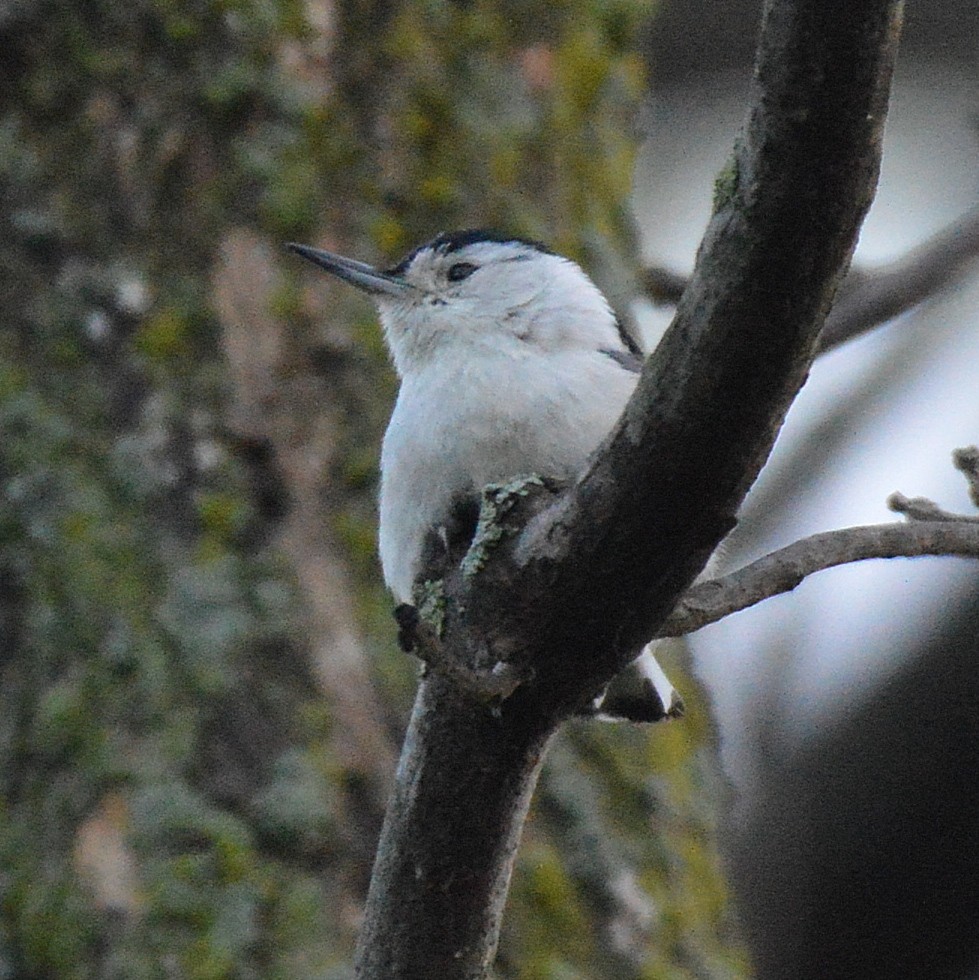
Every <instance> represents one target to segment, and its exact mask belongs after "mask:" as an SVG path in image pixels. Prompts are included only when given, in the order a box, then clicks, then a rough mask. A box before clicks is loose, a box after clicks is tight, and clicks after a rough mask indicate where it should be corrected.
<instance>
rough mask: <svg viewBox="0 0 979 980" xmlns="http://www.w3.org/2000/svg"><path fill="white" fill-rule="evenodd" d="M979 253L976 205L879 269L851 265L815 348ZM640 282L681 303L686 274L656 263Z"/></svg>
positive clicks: (882, 318)
mask: <svg viewBox="0 0 979 980" xmlns="http://www.w3.org/2000/svg"><path fill="white" fill-rule="evenodd" d="M977 258H979V208H977V209H976V210H974V211H970V212H969V213H968V214H965V215H963V216H962V217H961V218H960V219H959V220H958V221H956V222H954V223H953V224H951V225H949V227H948V228H945V229H943V230H942V231H940V232H939V233H938V234H937V235H935V236H934V237H932V238H930V239H928V241H926V242H924V243H923V244H922V245H920V246H919V247H918V248H916V249H913V250H912V251H911V252H909V253H908V254H907V255H905V256H904V257H903V258H901V259H899V260H898V261H896V262H893V263H891V264H890V265H887V266H884V267H882V268H879V269H873V270H866V269H859V268H854V269H851V270H850V273H849V274H848V275H847V277H846V279H844V280H843V285H842V286H841V287H840V295H839V298H838V299H837V301H836V303H835V304H834V306H833V309H832V310H831V311H830V314H829V316H828V317H827V318H826V324H825V326H824V327H823V330H822V333H820V335H819V343H818V346H817V349H816V353H817V354H825V353H826V352H827V351H830V350H834V349H835V348H837V347H839V346H840V345H841V344H844V343H846V342H847V341H848V340H852V339H854V338H855V337H859V336H862V335H863V334H865V333H868V332H869V331H871V330H873V329H874V328H875V327H879V326H882V325H883V324H885V323H888V322H890V321H891V320H893V319H894V318H895V317H898V316H900V315H901V314H902V313H906V312H908V311H909V310H911V309H913V308H914V307H916V306H919V305H920V304H921V303H923V302H925V301H926V300H928V299H930V298H931V297H933V296H935V295H936V294H937V293H939V292H940V291H941V290H942V289H944V288H945V287H946V286H949V285H950V284H951V283H953V282H955V281H956V280H957V279H958V278H959V277H960V276H961V275H962V274H963V273H964V272H965V271H966V270H967V269H968V268H969V267H971V266H972V265H973V264H974V263H975V261H976V259H977ZM641 284H642V288H643V291H644V293H645V294H646V296H647V297H648V298H649V299H651V300H652V301H653V302H654V303H657V304H660V305H663V306H671V305H675V304H677V303H679V301H680V298H681V297H682V296H683V292H684V290H685V289H686V288H687V285H688V284H689V279H687V278H686V277H685V276H682V275H680V274H679V273H676V272H671V271H670V270H668V269H663V268H659V267H654V268H651V269H646V270H644V272H643V273H642V277H641Z"/></svg>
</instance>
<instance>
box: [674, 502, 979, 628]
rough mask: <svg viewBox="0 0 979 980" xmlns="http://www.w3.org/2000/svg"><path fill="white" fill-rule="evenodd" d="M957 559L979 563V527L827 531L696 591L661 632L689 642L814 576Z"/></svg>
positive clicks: (931, 524)
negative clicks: (872, 561) (866, 564)
mask: <svg viewBox="0 0 979 980" xmlns="http://www.w3.org/2000/svg"><path fill="white" fill-rule="evenodd" d="M922 555H956V556H958V557H960V558H979V524H977V523H974V522H973V520H972V519H968V520H967V519H962V520H957V521H951V520H943V521H915V522H913V523H910V524H900V523H895V524H874V525H869V526H864V527H847V528H842V529H840V530H837V531H824V532H822V533H820V534H813V535H811V536H810V537H807V538H802V539H801V540H800V541H795V542H793V543H792V544H790V545H788V547H785V548H780V549H779V550H778V551H773V552H772V553H771V554H770V555H765V557H764V558H759V559H758V560H757V561H754V562H752V563H751V564H750V565H746V566H745V567H744V568H740V569H738V570H737V571H736V572H731V574H729V575H723V576H721V577H720V578H716V579H712V580H710V581H708V582H701V583H700V584H698V585H695V586H693V588H691V589H690V591H689V592H687V594H686V595H685V596H684V597H683V598H682V599H681V600H680V602H679V603H678V604H677V607H676V609H674V610H673V612H672V613H671V614H670V616H669V618H668V619H667V620H666V622H665V623H664V624H663V626H662V627H661V628H660V629H659V631H658V634H659V636H661V637H667V636H685V635H686V634H687V633H693V632H694V631H695V630H699V629H701V628H702V627H704V626H709V625H710V624H711V623H716V622H718V621H719V620H721V619H724V618H725V617H726V616H730V615H731V614H732V613H736V612H740V611H741V610H742V609H748V608H750V607H751V606H754V605H757V604H758V603H759V602H763V601H764V600H765V599H770V598H772V596H776V595H781V594H782V593H784V592H791V591H792V590H793V589H794V588H795V587H796V586H798V585H799V584H800V583H801V582H802V581H803V579H805V578H806V577H807V576H809V575H812V574H813V573H814V572H821V571H822V570H823V569H825V568H833V567H834V566H836V565H846V564H849V563H851V562H856V561H865V560H866V559H868V558H917V557H920V556H922Z"/></svg>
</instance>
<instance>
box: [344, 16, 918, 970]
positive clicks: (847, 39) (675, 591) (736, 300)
mask: <svg viewBox="0 0 979 980" xmlns="http://www.w3.org/2000/svg"><path fill="white" fill-rule="evenodd" d="M900 6H901V5H900V2H899V0H768V2H767V3H766V5H765V17H764V20H763V25H762V32H761V38H760V44H759V54H758V61H757V66H756V70H755V82H754V89H753V93H752V106H751V110H750V113H749V116H748V120H747V122H746V125H745V129H744V132H743V134H742V137H741V139H740V140H739V143H738V145H737V148H736V150H735V154H734V157H733V159H732V163H731V165H730V168H729V171H728V173H727V175H726V179H725V181H724V182H723V188H722V191H721V193H720V194H719V203H718V209H717V212H716V214H715V215H714V218H713V220H712V221H711V224H710V226H709V228H708V231H707V236H706V239H705V241H704V244H703V247H702V249H701V252H700V257H699V261H698V264H697V268H696V270H695V271H694V276H693V279H692V281H691V283H690V286H689V288H688V289H687V291H686V293H685V295H684V298H683V301H682V302H681V303H680V306H679V309H678V311H677V316H676V319H675V320H674V323H673V325H672V326H671V328H670V329H669V330H668V331H667V334H666V336H665V337H664V339H663V341H662V342H661V344H660V345H659V347H658V348H657V350H656V352H655V353H654V355H653V356H652V357H650V358H649V359H648V361H647V362H646V365H645V367H644V369H643V374H642V377H641V379H640V383H639V386H638V388H637V391H636V394H635V396H634V397H633V399H632V400H631V402H630V403H629V405H628V406H627V408H626V411H625V413H624V415H623V418H622V420H621V421H620V423H619V425H618V426H617V427H616V429H615V431H614V432H613V433H612V435H611V437H610V439H609V440H608V442H607V444H606V445H605V447H604V449H603V450H602V451H601V452H600V453H599V455H598V457H597V459H596V460H595V462H594V464H593V465H592V467H591V469H590V470H589V472H588V473H587V474H585V475H584V476H583V477H582V479H581V480H580V481H579V482H578V483H577V484H576V485H575V486H574V487H572V488H571V489H570V490H569V491H565V492H562V493H558V494H554V493H552V492H550V491H548V490H546V489H539V490H537V491H535V493H533V494H528V496H527V498H526V501H528V502H530V503H531V504H532V505H534V506H536V507H537V512H536V513H535V512H534V510H533V508H532V509H531V510H530V511H528V512H525V514H524V518H525V519H527V520H528V523H527V524H526V526H525V527H524V530H523V531H522V532H519V531H518V532H515V533H514V535H513V536H512V537H510V538H505V539H504V540H503V541H502V542H500V543H499V544H498V545H497V546H496V548H495V549H494V550H493V551H492V552H491V553H490V554H489V555H488V559H487V560H486V562H485V563H484V564H481V566H480V568H479V570H478V572H477V573H476V574H474V575H471V576H463V575H462V574H461V572H460V571H459V570H458V569H455V570H454V571H452V572H451V573H450V574H448V575H447V576H446V577H445V580H444V583H443V584H444V596H445V603H444V609H442V610H440V620H441V622H442V624H443V625H444V633H443V637H444V640H443V642H444V644H445V647H446V651H445V652H446V654H447V655H451V656H453V657H454V658H456V659H457V660H459V661H460V662H462V663H465V664H467V665H469V666H471V667H474V668H483V669H485V668H486V667H490V668H492V667H493V665H494V664H495V663H498V662H504V663H512V664H514V665H516V666H518V667H522V666H528V667H530V669H531V671H532V674H531V676H532V678H533V679H532V680H530V681H528V682H527V683H524V684H522V685H520V686H519V687H518V688H517V689H516V690H515V691H514V693H513V694H512V695H511V696H510V697H509V698H506V699H505V700H502V701H500V702H498V703H496V704H487V703H486V702H485V701H482V700H480V699H479V698H477V697H475V696H473V695H472V693H470V692H467V691H466V690H465V689H463V688H460V687H459V686H458V685H456V684H455V683H454V682H453V681H452V679H451V678H450V677H449V676H448V675H447V674H445V673H443V672H440V671H438V670H432V671H430V672H429V674H428V676H427V677H426V678H425V679H424V680H423V681H422V683H421V686H420V689H419V693H418V697H417V700H416V704H415V711H414V713H413V715H412V719H411V722H410V725H409V729H408V732H407V734H406V738H405V745H404V750H403V753H402V759H401V763H400V765H399V770H398V777H397V788H396V791H395V794H394V796H393V798H392V801H391V804H390V806H389V809H388V814H387V818H386V820H385V826H384V830H383V832H382V836H381V842H380V845H379V849H378V858H377V863H376V865H375V870H374V876H373V878H372V881H371V889H370V894H369V896H368V900H367V907H366V910H365V923H364V928H363V931H362V934H361V939H360V944H359V947H358V955H357V970H358V975H359V976H360V977H362V978H371V980H374V978H377V980H380V978H384V980H399V978H401V980H408V978H417V977H421V976H438V977H442V978H445V980H453V978H459V980H462V978H474V977H483V976H485V974H486V971H487V969H488V965H489V963H490V961H491V960H492V957H493V953H494V950H495V947H496V941H497V936H498V929H499V922H500V918H501V915H502V908H503V902H504V899H505V896H506V890H507V886H508V880H509V874H510V868H511V866H512V861H513V855H514V852H515V848H516V843H517V841H518V839H519V834H520V829H521V826H522V823H523V819H524V815H525V813H526V809H527V805H528V800H529V797H530V793H531V791H532V789H533V786H534V783H535V781H536V778H537V774H538V772H539V769H540V764H541V759H542V756H543V751H544V748H545V747H546V744H547V742H548V740H549V738H550V735H551V734H552V733H553V732H554V731H555V730H556V728H557V726H558V725H559V724H560V722H561V721H562V720H563V718H565V717H567V716H568V715H569V714H570V713H572V712H573V711H574V710H575V709H576V708H577V707H578V706H579V705H580V704H582V703H586V702H588V701H590V700H591V698H592V697H593V696H594V695H595V694H596V693H597V692H598V690H599V689H600V688H601V687H602V686H603V685H604V684H605V683H606V682H607V681H608V680H609V679H610V678H611V677H612V676H613V674H615V673H616V672H617V671H618V670H619V669H620V668H621V667H622V666H623V665H624V664H625V663H627V662H628V661H629V660H630V659H631V658H632V657H633V656H635V654H636V653H637V652H638V650H639V648H640V647H641V646H642V644H643V642H644V641H645V640H646V639H648V638H649V637H650V636H651V635H652V634H653V633H654V632H655V631H656V629H657V628H658V627H659V626H660V625H661V623H662V622H663V620H665V618H666V617H667V615H668V614H669V612H670V611H671V610H672V609H673V607H674V606H675V605H676V602H677V599H678V598H679V596H680V594H681V593H682V592H683V591H684V590H685V589H686V588H687V587H688V586H689V584H690V582H691V581H692V580H693V579H694V577H695V576H696V575H697V573H698V572H699V571H700V570H701V569H702V568H703V566H704V564H705V563H706V561H707V559H708V557H709V555H710V553H711V552H712V551H713V550H714V548H715V546H716V545H717V543H718V542H719V541H720V539H721V538H722V537H723V536H724V535H725V534H726V533H727V531H728V530H729V529H730V528H731V526H732V524H733V523H734V515H735V513H736V512H737V509H738V507H739V505H740V503H741V501H742V499H743V497H744V495H745V493H746V492H747V490H748V488H749V487H750V485H751V484H752V482H753V481H754V479H755V477H756V475H757V473H758V471H759V469H760V468H761V466H762V464H763V463H764V461H765V459H766V458H767V456H768V453H769V451H770V450H771V447H772V444H773V442H774V439H775V435H776V433H777V432H778V429H779V427H780V425H781V423H782V419H783V417H784V415H785V412H786V411H787V409H788V407H789V404H790V403H791V401H792V399H793V398H794V396H795V394H796V392H797V391H798V389H799V387H800V386H801V385H802V383H803V380H804V379H805V377H806V374H807V372H808V369H809V365H810V362H811V360H812V357H813V350H814V348H815V342H816V337H817V334H818V332H819V330H820V328H821V326H822V321H823V318H824V316H825V312H826V310H828V308H829V306H830V303H831V300H832V297H833V294H834V292H835V289H836V285H837V283H838V281H839V278H840V276H841V274H842V270H843V269H844V268H845V266H846V264H847V263H848V261H849V258H850V255H851V253H852V250H853V246H854V243H855V241H856V235H857V230H858V228H859V226H860V222H861V220H862V218H863V215H864V213H865V212H866V209H867V207H868V206H869V203H870V200H871V198H872V196H873V190H874V187H875V184H876V179H877V170H878V166H879V152H880V139H881V131H882V127H883V121H884V116H885V112H886V104H887V93H888V88H889V84H890V74H891V68H892V65H893V59H894V55H895V51H896V46H897V36H898V24H899V13H900ZM521 506H522V505H521ZM541 506H542V507H543V509H539V508H540V507H541ZM528 513H529V514H530V515H531V516H530V517H529V519H528V518H527V514H528ZM514 516H515V512H514V511H511V512H509V513H508V521H509V520H510V519H511V518H512V517H514Z"/></svg>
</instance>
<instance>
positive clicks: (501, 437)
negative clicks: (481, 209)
mask: <svg viewBox="0 0 979 980" xmlns="http://www.w3.org/2000/svg"><path fill="white" fill-rule="evenodd" d="M289 247H290V248H291V249H292V250H293V251H295V252H297V253H298V254H299V255H301V256H303V257H304V258H306V259H309V260H310V261H311V262H314V263H315V264H316V265H318V266H320V268H322V269H325V270H326V271H327V272H329V273H331V274H333V275H335V276H337V277H339V278H340V279H343V280H345V281H346V282H349V283H351V284H352V285H354V286H356V287H358V288H359V289H361V290H363V291H364V292H366V293H368V294H369V295H370V296H371V297H372V298H373V299H374V302H375V303H376V304H377V308H378V310H379V312H380V318H381V324H382V326H383V329H384V336H385V338H386V340H387V344H388V348H389V349H390V352H391V356H392V358H393V360H394V366H395V368H396V370H397V372H398V375H399V376H400V378H401V388H400V390H399V392H398V399H397V404H396V405H395V407H394V413H393V414H392V416H391V421H390V423H389V425H388V428H387V432H386V433H385V436H384V444H383V448H382V450H381V501H380V535H379V541H380V556H381V565H382V568H383V571H384V579H385V581H386V583H387V585H388V587H389V588H390V590H391V592H392V593H393V594H394V596H395V598H396V599H397V600H398V601H399V602H401V603H411V602H412V590H413V586H414V584H415V580H416V578H417V577H418V575H419V573H420V572H421V571H422V563H423V554H424V551H425V547H426V542H427V541H428V540H429V535H430V533H431V531H432V529H437V528H440V527H443V526H446V525H447V524H448V522H450V520H452V519H453V514H454V513H456V512H457V511H458V508H459V505H460V503H463V502H464V501H466V500H467V499H469V500H478V499H479V495H480V492H481V490H482V488H483V487H484V486H485V485H487V484H490V483H502V482H504V481H507V480H510V479H512V478H514V477H515V476H518V475H522V476H526V475H528V474H538V475H540V476H543V477H553V478H556V479H559V480H572V479H574V478H575V477H577V476H578V475H580V474H581V473H582V472H583V470H584V468H585V465H586V463H587V461H588V457H589V456H590V455H591V453H592V452H593V451H594V450H595V449H596V448H597V447H598V445H599V444H600V443H601V441H602V439H603V438H604V437H605V436H606V435H607V434H608V432H609V431H610V430H611V428H612V426H613V425H614V423H615V422H616V420H617V419H618V417H619V415H621V413H622V410H623V408H624V407H625V403H626V401H627V400H628V398H629V396H630V395H631V394H632V391H633V389H634V388H635V386H636V382H637V380H638V372H639V368H640V365H641V353H640V351H639V349H638V348H637V347H636V345H635V343H634V342H633V341H632V340H631V339H630V338H629V337H628V335H627V334H626V333H625V332H624V331H623V330H622V329H621V328H620V325H619V322H618V321H617V319H616V317H615V314H614V313H613V312H612V309H611V307H610V306H609V304H608V301H607V300H606V299H605V297H604V296H603V295H602V293H601V292H600V291H599V289H598V288H597V287H596V286H595V284H594V283H593V282H592V281H591V279H589V278H588V276H587V275H586V274H585V273H584V272H583V271H582V269H581V268H580V267H579V266H578V265H577V264H576V263H574V262H572V261H571V260H570V259H566V258H562V257H561V256H560V255H556V254H554V253H553V252H552V251H550V250H549V249H548V248H546V247H545V246H543V245H541V244H539V243H536V242H530V241H525V240H523V239H520V238H513V237H507V236H505V235H496V234H493V233H490V232H485V231H460V232H454V233H452V234H443V235H439V236H438V237H436V238H435V239H433V240H432V241H430V242H428V243H427V244H425V245H422V246H420V247H419V248H416V249H415V250H414V251H413V252H411V253H410V254H409V255H408V256H407V257H406V258H405V259H404V260H403V261H401V262H400V263H398V265H396V266H394V267H393V268H391V269H387V270H384V271H382V270H379V269H375V268H374V267H373V266H370V265H367V264H366V263H363V262H358V261H355V260H353V259H347V258H343V257H342V256H339V255H334V254H333V253H331V252H325V251H322V250H320V249H315V248H310V247H308V246H305V245H290V246H289ZM470 530H471V528H470ZM636 668H637V669H633V670H632V671H631V672H630V673H631V677H629V678H625V677H624V678H623V679H622V681H619V680H618V679H617V680H616V681H615V682H613V685H612V687H611V688H610V690H609V693H607V694H606V696H605V699H604V700H603V701H602V703H601V704H600V705H599V707H598V710H599V711H600V712H601V713H603V714H606V715H614V716H619V717H627V718H632V719H635V720H642V721H653V720H657V719H658V718H662V717H664V716H671V715H677V714H680V713H681V712H682V702H681V701H680V698H679V696H678V695H677V693H676V691H675V690H674V688H673V686H672V684H670V682H669V680H667V678H666V676H665V674H664V673H663V671H662V670H661V668H660V666H659V664H658V663H657V662H656V659H655V657H654V656H653V655H652V653H651V651H650V650H649V648H648V647H647V649H646V650H645V651H644V652H643V654H642V656H641V657H640V659H639V660H638V661H637V662H636Z"/></svg>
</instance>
